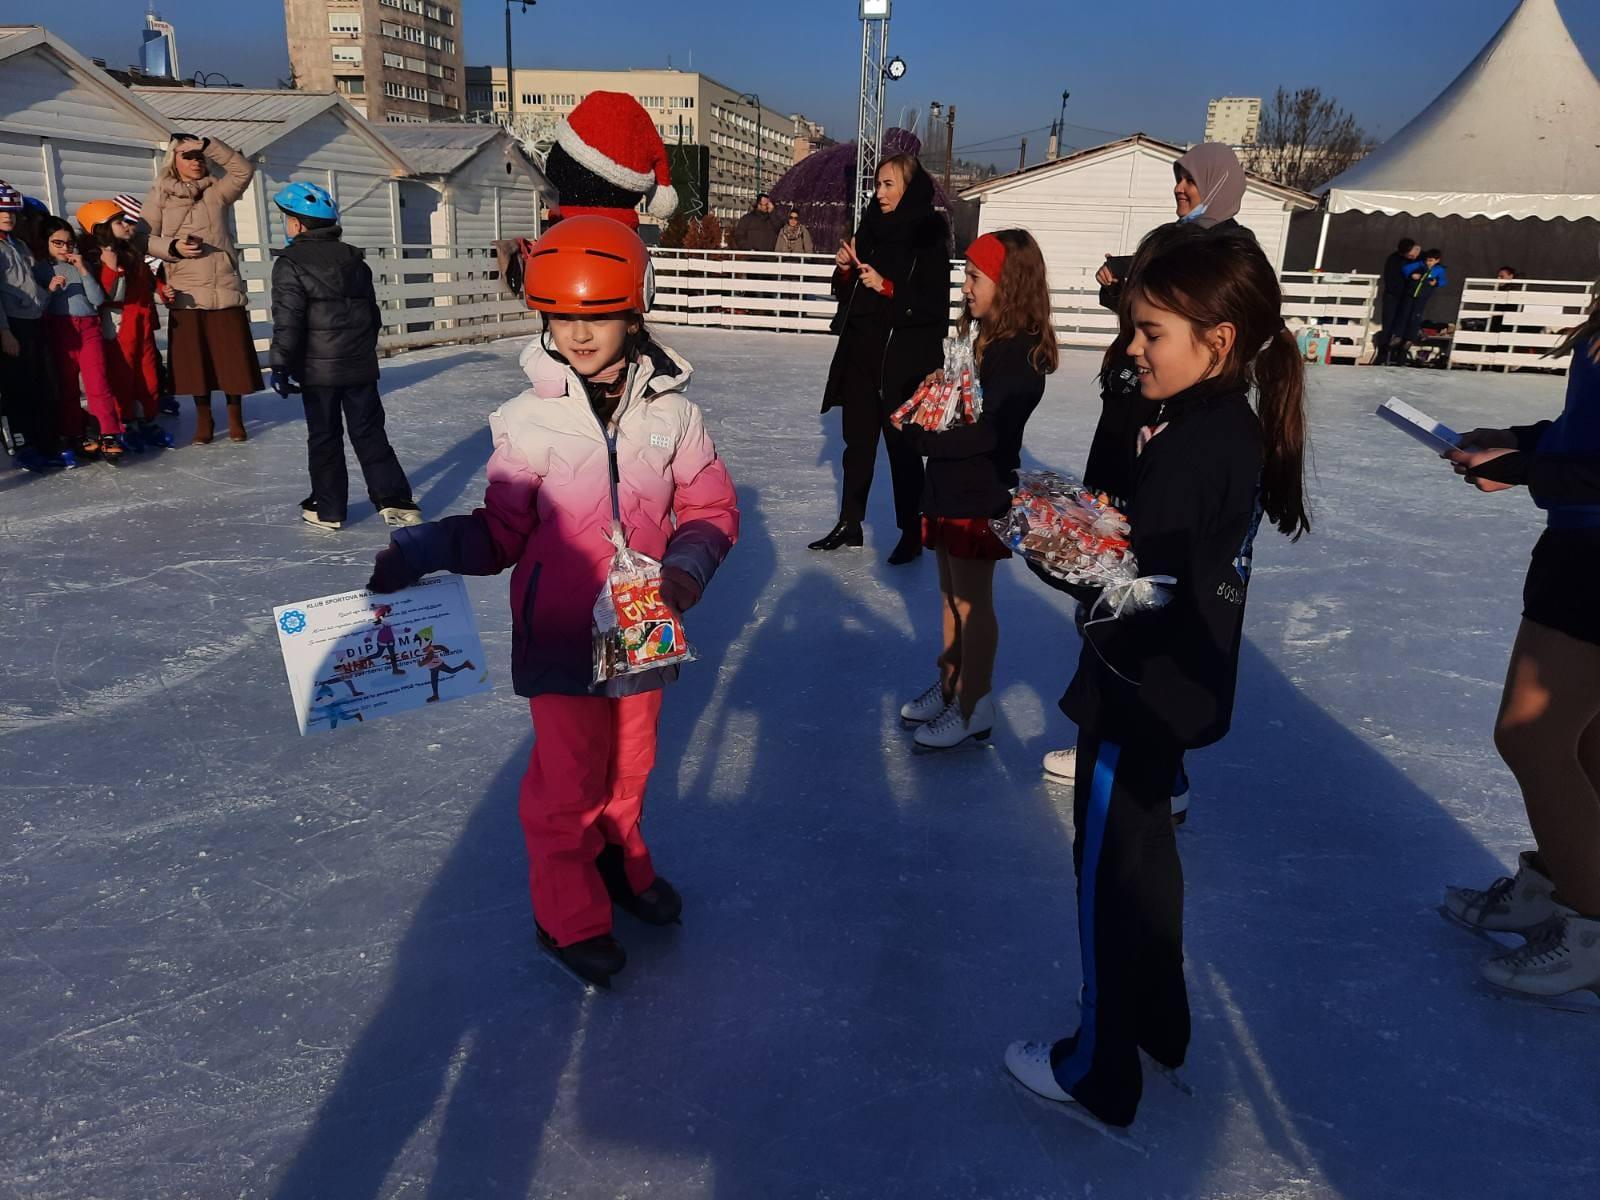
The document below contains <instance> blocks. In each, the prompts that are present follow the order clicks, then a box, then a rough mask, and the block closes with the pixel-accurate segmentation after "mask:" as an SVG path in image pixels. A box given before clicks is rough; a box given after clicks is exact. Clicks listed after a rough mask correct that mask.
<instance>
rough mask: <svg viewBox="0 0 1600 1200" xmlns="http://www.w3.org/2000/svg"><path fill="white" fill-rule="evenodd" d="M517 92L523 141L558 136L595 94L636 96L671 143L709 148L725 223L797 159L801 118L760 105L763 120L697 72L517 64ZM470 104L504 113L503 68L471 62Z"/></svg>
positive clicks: (749, 104)
mask: <svg viewBox="0 0 1600 1200" xmlns="http://www.w3.org/2000/svg"><path fill="white" fill-rule="evenodd" d="M516 92H517V95H516V122H515V126H514V131H515V132H516V134H517V136H518V137H520V138H521V139H522V140H523V141H524V143H531V142H537V141H553V140H554V138H555V131H556V128H557V126H559V125H560V123H561V120H562V118H564V117H565V116H566V115H567V114H568V113H570V112H571V111H572V110H573V109H574V108H576V107H577V105H578V103H579V102H580V101H581V100H582V99H583V98H584V97H585V96H587V95H588V94H589V93H590V92H625V93H627V94H628V95H630V96H633V97H634V98H635V99H636V100H638V101H639V103H640V104H642V105H643V106H644V108H645V111H646V112H648V113H649V114H650V116H651V119H652V120H653V121H654V122H655V125H656V129H657V130H658V131H659V132H660V133H661V139H662V141H664V142H666V144H667V145H669V146H674V145H684V146H694V145H699V146H705V147H706V148H707V149H708V150H709V151H710V160H711V167H710V178H709V181H708V184H709V192H710V197H709V198H710V209H711V211H712V212H713V213H714V214H715V215H716V217H717V219H718V220H720V221H723V222H727V221H729V220H733V219H735V218H737V217H739V216H741V215H743V214H744V213H745V212H747V211H748V210H749V208H750V205H751V203H752V201H754V199H755V196H756V193H757V191H765V190H767V189H768V188H770V187H771V186H772V184H773V183H774V182H776V181H777V179H778V177H779V176H781V175H782V174H783V173H784V172H785V171H787V170H788V169H789V168H790V167H792V166H793V165H794V162H795V138H796V134H797V129H796V118H794V117H793V116H789V115H786V114H784V113H781V112H778V111H777V110H775V109H771V108H768V107H766V106H765V105H762V106H761V109H760V119H759V122H758V120H757V110H756V106H755V104H754V102H753V101H751V100H748V99H743V98H741V95H740V93H739V92H736V91H735V90H734V89H732V88H730V87H728V86H727V85H726V84H722V83H719V82H717V81H716V80H715V79H712V78H711V77H710V76H709V75H702V74H700V73H699V72H696V71H675V70H671V69H663V70H649V69H643V70H629V71H574V70H557V69H544V68H538V67H527V68H524V67H518V68H517V71H516ZM467 108H468V110H469V111H472V112H480V113H491V112H492V113H496V114H499V115H500V116H502V117H504V116H505V114H506V113H507V111H508V110H509V108H510V104H509V102H508V97H507V94H506V69H505V68H504V67H468V68H467ZM758 126H759V128H758ZM758 133H759V138H758ZM758 154H759V163H760V171H759V187H758V185H757V181H758V172H757V162H758V158H757V156H758Z"/></svg>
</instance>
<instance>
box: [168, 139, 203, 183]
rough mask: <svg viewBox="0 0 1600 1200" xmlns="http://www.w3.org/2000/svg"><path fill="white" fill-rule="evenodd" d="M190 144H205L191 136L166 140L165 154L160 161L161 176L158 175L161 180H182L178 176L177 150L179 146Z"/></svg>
mask: <svg viewBox="0 0 1600 1200" xmlns="http://www.w3.org/2000/svg"><path fill="white" fill-rule="evenodd" d="M191 142H193V143H194V144H195V145H197V146H203V145H204V144H205V142H204V141H203V140H202V139H201V138H197V137H195V136H193V135H192V134H184V135H183V136H182V137H172V138H168V139H167V152H166V154H165V155H163V156H162V159H161V175H160V178H162V179H181V178H182V176H181V175H179V174H178V149H179V147H181V146H187V145H189V143H191Z"/></svg>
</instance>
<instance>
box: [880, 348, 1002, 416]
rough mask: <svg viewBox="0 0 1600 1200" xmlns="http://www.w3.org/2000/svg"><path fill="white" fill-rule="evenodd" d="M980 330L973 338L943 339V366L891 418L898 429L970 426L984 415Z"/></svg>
mask: <svg viewBox="0 0 1600 1200" xmlns="http://www.w3.org/2000/svg"><path fill="white" fill-rule="evenodd" d="M976 344H977V331H976V330H974V331H973V333H972V335H971V336H970V337H964V338H959V337H957V338H946V339H945V340H944V366H943V368H941V370H940V373H939V374H938V375H937V376H935V377H934V378H932V379H931V380H929V381H925V382H924V383H923V384H922V385H921V386H920V387H918V388H917V390H916V391H915V392H914V393H913V394H912V396H911V399H909V400H907V401H906V402H905V403H904V404H902V405H901V406H900V407H899V408H897V409H895V411H894V414H893V415H892V416H891V417H890V420H891V421H892V422H893V424H894V426H895V428H896V429H899V428H901V427H902V426H905V425H920V426H921V427H922V428H923V429H926V430H928V431H929V432H930V433H938V432H940V431H941V430H945V429H949V428H950V427H951V426H952V425H971V424H973V423H974V422H976V421H977V419H978V417H979V416H981V415H982V413H983V387H982V385H981V384H979V382H978V364H977V359H976V355H975V352H974V347H975V346H976Z"/></svg>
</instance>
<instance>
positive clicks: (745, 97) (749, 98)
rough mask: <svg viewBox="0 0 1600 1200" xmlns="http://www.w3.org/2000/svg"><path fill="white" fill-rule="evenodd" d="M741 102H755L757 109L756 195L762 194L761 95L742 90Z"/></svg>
mask: <svg viewBox="0 0 1600 1200" xmlns="http://www.w3.org/2000/svg"><path fill="white" fill-rule="evenodd" d="M739 103H740V104H753V105H755V110H756V195H758V196H759V195H760V194H761V97H760V96H758V95H756V94H755V93H754V92H741V93H740V94H739Z"/></svg>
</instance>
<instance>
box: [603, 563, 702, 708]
mask: <svg viewBox="0 0 1600 1200" xmlns="http://www.w3.org/2000/svg"><path fill="white" fill-rule="evenodd" d="M612 540H613V541H614V542H615V543H616V546H617V551H616V553H615V554H613V555H612V556H611V569H610V571H608V572H607V573H606V582H605V586H604V587H602V588H601V589H600V595H599V596H598V597H597V598H596V599H595V602H594V681H595V683H597V684H598V683H605V682H606V681H608V680H611V679H616V678H618V677H619V676H622V675H637V674H640V673H642V672H644V671H655V670H659V669H660V668H662V667H675V666H677V665H679V664H680V663H686V662H692V661H693V660H694V656H695V655H694V650H693V649H692V648H691V647H690V645H689V639H688V637H687V636H686V635H685V633H684V630H683V620H682V618H681V617H679V616H678V614H677V613H675V612H673V611H672V609H670V608H669V607H667V605H666V603H665V602H664V601H663V600H662V599H661V564H660V563H659V562H657V561H656V560H655V559H653V558H651V557H650V556H649V555H648V554H640V553H639V552H638V551H637V550H630V549H629V548H628V546H627V544H626V543H625V542H624V541H623V540H622V537H621V536H620V535H619V534H613V535H612Z"/></svg>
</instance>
